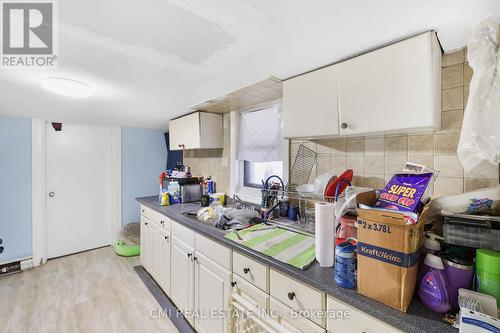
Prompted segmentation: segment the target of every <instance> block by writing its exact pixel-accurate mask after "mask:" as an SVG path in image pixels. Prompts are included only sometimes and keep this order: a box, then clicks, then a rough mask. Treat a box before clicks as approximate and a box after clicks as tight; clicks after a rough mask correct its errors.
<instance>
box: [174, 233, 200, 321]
mask: <svg viewBox="0 0 500 333" xmlns="http://www.w3.org/2000/svg"><path fill="white" fill-rule="evenodd" d="M171 251H172V254H171V265H172V267H173V269H172V271H171V275H170V278H171V282H170V287H171V288H170V298H171V299H172V301H174V303H175V305H176V306H177V308H178V309H180V310H181V311H185V312H192V310H193V306H194V262H193V252H194V249H193V248H192V247H190V246H189V245H187V244H185V243H184V242H183V241H181V240H179V239H178V238H177V237H175V236H173V237H172V248H171ZM186 319H187V320H188V321H189V322H190V323H191V324H193V318H192V317H191V316H187V318H186Z"/></svg>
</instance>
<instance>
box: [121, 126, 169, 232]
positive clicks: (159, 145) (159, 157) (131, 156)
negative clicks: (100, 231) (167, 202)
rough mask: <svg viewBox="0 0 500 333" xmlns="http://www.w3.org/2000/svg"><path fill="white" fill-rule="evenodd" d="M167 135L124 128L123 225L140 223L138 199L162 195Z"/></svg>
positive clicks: (157, 131) (155, 131) (156, 131)
mask: <svg viewBox="0 0 500 333" xmlns="http://www.w3.org/2000/svg"><path fill="white" fill-rule="evenodd" d="M163 133H164V131H161V130H148V129H140V128H122V224H123V225H125V224H127V223H131V222H139V220H140V214H139V204H138V203H137V201H135V198H136V197H141V196H148V195H155V194H158V193H159V186H160V183H159V179H158V176H159V175H160V173H161V172H162V171H164V170H165V166H166V163H167V146H166V145H165V138H164V136H163Z"/></svg>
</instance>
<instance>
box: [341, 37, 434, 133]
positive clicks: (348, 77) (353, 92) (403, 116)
mask: <svg viewBox="0 0 500 333" xmlns="http://www.w3.org/2000/svg"><path fill="white" fill-rule="evenodd" d="M338 66H339V74H338V75H339V109H340V125H341V129H340V134H341V135H354V134H367V133H377V132H378V133H382V132H385V133H391V132H405V131H408V130H412V129H438V128H439V127H440V118H439V115H440V73H441V50H440V48H439V44H438V42H437V39H436V37H435V34H434V33H431V32H428V33H424V34H422V35H419V36H416V37H413V38H410V39H407V40H404V41H402V42H399V43H396V44H392V45H390V46H387V47H384V48H381V49H378V50H376V51H373V52H370V53H367V54H364V55H361V56H359V57H356V58H353V59H350V60H347V61H345V62H342V63H340V64H339V65H338Z"/></svg>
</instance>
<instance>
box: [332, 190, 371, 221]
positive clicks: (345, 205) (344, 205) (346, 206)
mask: <svg viewBox="0 0 500 333" xmlns="http://www.w3.org/2000/svg"><path fill="white" fill-rule="evenodd" d="M369 191H373V189H371V188H366V187H357V186H348V187H347V188H346V190H345V192H344V193H345V194H344V196H342V197H339V198H338V200H337V201H336V202H335V228H337V225H338V223H339V221H340V218H341V217H342V216H344V214H345V213H347V212H348V211H349V210H351V209H355V208H356V207H357V205H356V195H358V193H362V192H369Z"/></svg>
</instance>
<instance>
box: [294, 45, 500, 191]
mask: <svg viewBox="0 0 500 333" xmlns="http://www.w3.org/2000/svg"><path fill="white" fill-rule="evenodd" d="M465 52H466V50H465V49H461V50H458V51H455V52H452V53H448V54H445V55H444V56H443V61H442V66H443V67H442V84H441V89H442V90H441V91H442V96H441V98H442V101H441V103H442V110H441V111H442V112H441V121H442V128H441V131H435V132H422V133H411V134H403V135H401V134H400V135H380V136H365V137H353V138H338V139H321V140H310V141H304V140H291V141H290V165H293V160H294V159H295V155H296V153H297V149H298V147H299V145H300V144H304V145H306V146H307V147H309V148H311V149H313V150H314V151H316V152H317V153H318V163H317V165H316V168H315V170H313V175H312V176H311V178H312V179H314V177H315V176H316V175H319V174H322V173H326V172H330V171H332V172H334V173H336V174H339V173H341V172H343V171H344V170H345V169H353V170H354V175H355V178H354V181H353V183H354V184H355V185H358V186H368V187H374V188H381V187H383V186H384V185H385V183H386V182H387V181H388V180H389V179H390V177H392V174H393V173H394V172H396V171H398V170H401V168H402V167H403V165H404V164H405V162H406V161H411V162H415V163H419V164H425V165H427V166H430V167H432V168H434V169H436V170H438V171H440V174H439V177H438V178H437V180H436V182H435V184H434V196H436V197H437V196H443V195H448V194H458V193H463V192H464V191H471V190H474V189H477V188H482V187H488V186H494V185H496V184H498V167H497V166H494V165H491V164H489V163H483V165H481V166H480V167H478V168H477V169H476V170H473V171H471V172H466V173H464V170H463V168H462V165H461V164H460V161H459V160H458V157H457V154H456V150H457V145H458V140H459V138H460V130H461V128H462V120H463V114H464V108H465V105H466V104H467V98H468V93H469V84H470V81H471V78H472V69H471V68H470V67H469V65H468V63H467V62H466V59H465V58H466V57H465Z"/></svg>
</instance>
